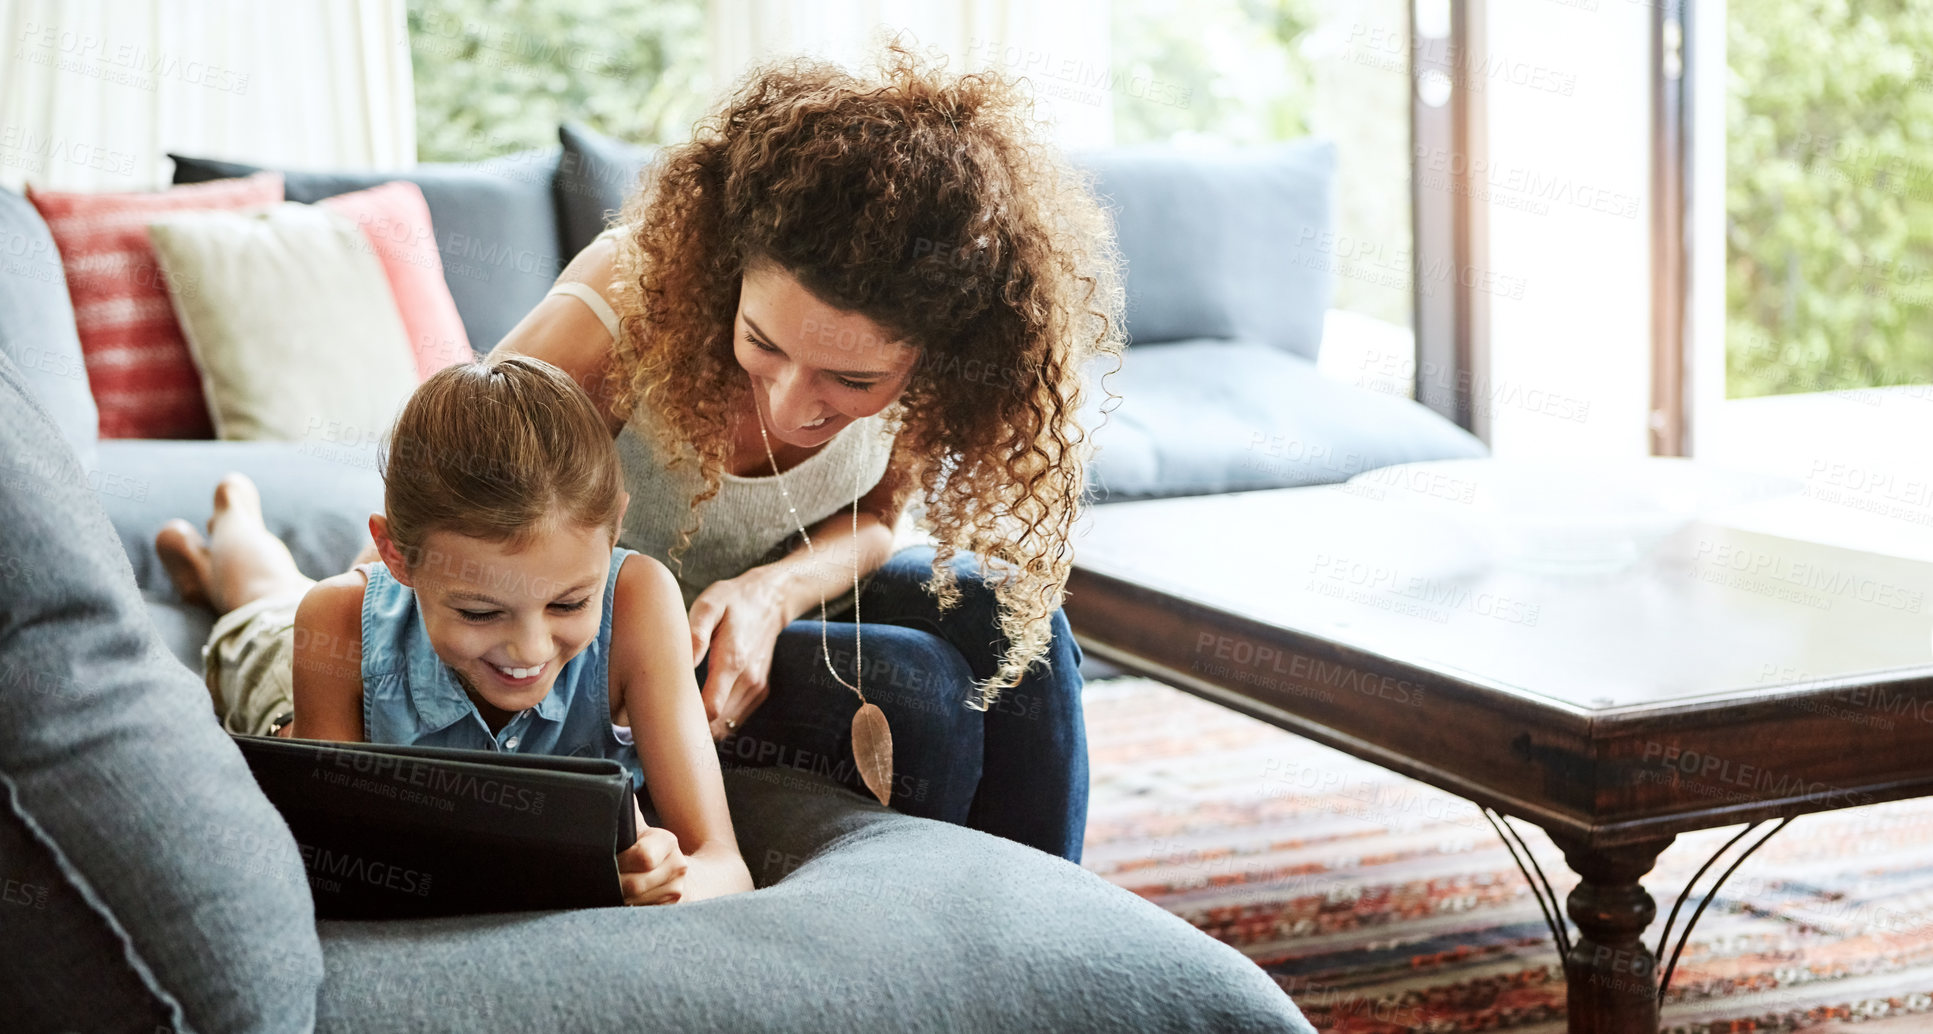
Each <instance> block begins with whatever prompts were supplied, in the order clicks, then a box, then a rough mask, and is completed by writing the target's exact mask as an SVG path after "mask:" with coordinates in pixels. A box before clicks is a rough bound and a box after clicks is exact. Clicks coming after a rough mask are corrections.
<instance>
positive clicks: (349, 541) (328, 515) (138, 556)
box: [96, 438, 383, 599]
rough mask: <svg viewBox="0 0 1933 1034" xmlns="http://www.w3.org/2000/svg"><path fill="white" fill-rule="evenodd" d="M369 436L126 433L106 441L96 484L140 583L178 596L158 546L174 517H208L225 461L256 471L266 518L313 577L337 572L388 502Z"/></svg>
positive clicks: (366, 536)
mask: <svg viewBox="0 0 1933 1034" xmlns="http://www.w3.org/2000/svg"><path fill="white" fill-rule="evenodd" d="M374 462H375V454H374V450H373V449H372V448H369V447H368V446H367V445H364V446H359V447H348V446H345V447H342V448H341V449H340V450H339V451H338V450H337V449H336V448H335V447H334V446H332V445H331V444H330V443H328V442H326V441H322V440H311V441H306V442H190V441H167V440H159V439H140V438H128V439H118V440H112V441H104V442H102V443H101V449H100V461H99V464H98V467H97V471H96V480H97V481H98V482H99V485H100V488H99V491H98V494H99V496H100V499H101V504H102V506H103V507H104V508H105V509H106V510H107V514H108V517H109V518H111V519H112V520H113V522H114V528H115V530H116V531H118V532H119V533H120V535H121V543H122V545H123V547H125V548H126V550H127V554H128V559H129V561H130V563H131V564H132V565H133V567H134V577H135V582H136V584H138V585H139V586H140V587H141V591H142V592H145V593H150V594H153V595H157V596H160V597H163V598H170V599H171V598H173V589H172V588H171V586H170V585H169V583H168V576H167V573H166V572H165V571H163V570H162V569H161V561H160V560H159V559H158V558H156V556H155V553H154V533H155V532H156V531H159V530H160V528H161V525H162V523H163V522H164V521H166V520H167V519H168V518H170V517H185V518H187V519H188V520H189V521H192V522H194V523H195V524H197V525H200V524H204V523H206V522H207V520H208V515H209V514H210V513H211V512H213V509H214V504H215V500H214V494H215V483H216V482H217V481H220V480H221V477H222V475H223V474H226V473H228V472H229V471H240V472H241V473H243V474H247V475H248V476H249V477H250V478H253V479H254V481H255V484H256V487H258V488H259V489H261V492H262V516H263V517H264V518H266V520H267V522H268V528H269V530H270V531H272V532H274V533H275V534H276V536H277V537H279V538H280V539H281V540H282V541H283V542H284V543H286V544H287V545H288V547H289V552H290V553H292V554H294V555H295V565H296V566H297V567H299V568H301V569H302V573H303V574H306V575H308V576H309V577H311V578H326V577H328V576H329V575H332V574H340V573H342V571H343V570H344V569H345V567H346V565H347V564H348V562H349V560H351V559H352V558H354V557H355V555H356V551H357V550H359V549H361V548H362V546H363V544H364V543H365V542H367V541H368V540H369V515H370V514H372V513H380V512H382V508H383V482H382V478H381V477H380V476H379V475H378V474H377V473H376V470H375V466H374Z"/></svg>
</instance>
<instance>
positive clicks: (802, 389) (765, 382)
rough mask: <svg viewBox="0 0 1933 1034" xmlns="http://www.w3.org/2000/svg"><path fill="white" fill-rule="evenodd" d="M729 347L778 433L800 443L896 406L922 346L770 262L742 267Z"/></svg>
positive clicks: (813, 442)
mask: <svg viewBox="0 0 1933 1034" xmlns="http://www.w3.org/2000/svg"><path fill="white" fill-rule="evenodd" d="M732 351H733V354H734V356H735V357H736V358H737V359H738V365H740V366H742V367H744V368H745V372H746V373H748V374H750V375H751V378H752V395H753V400H754V401H755V402H756V404H757V405H758V407H759V412H760V413H761V414H762V415H763V417H764V419H765V426H766V429H767V430H769V431H770V432H771V434H772V436H773V437H774V438H777V439H779V440H780V441H782V442H785V443H786V444H788V445H793V446H797V447H799V448H812V447H814V446H818V445H823V444H825V443H826V442H828V441H830V440H832V436H833V435H836V434H838V433H839V432H840V430H842V429H843V428H845V426H846V425H847V424H850V423H852V422H853V421H854V420H858V419H861V418H863V417H869V416H872V415H873V414H875V413H877V412H879V411H880V410H882V409H885V408H886V407H887V406H889V405H891V404H892V402H893V400H894V399H897V398H898V397H899V393H900V392H901V391H903V390H905V388H906V383H907V381H908V380H910V379H911V378H912V375H913V366H914V364H915V362H916V360H917V359H918V357H919V352H918V350H917V349H915V348H912V347H910V346H908V345H906V344H904V343H903V342H900V341H895V340H891V339H889V338H888V336H887V332H886V331H885V330H883V329H882V328H880V326H879V325H878V324H876V323H874V322H873V321H871V320H869V319H867V318H866V317H864V316H861V315H859V314H857V313H853V312H847V311H845V310H842V309H836V308H833V307H832V306H830V305H827V304H826V303H824V302H822V301H820V300H819V299H818V298H816V297H814V296H813V294H812V292H810V291H807V290H806V289H805V288H804V287H803V286H801V285H800V284H799V282H798V281H797V280H796V279H794V278H793V277H792V276H791V274H789V273H786V272H785V271H784V270H782V269H779V268H778V267H776V266H774V265H771V264H770V263H765V264H755V265H753V266H752V267H750V268H748V269H747V270H746V271H745V274H744V279H743V280H742V282H741V286H740V289H739V293H738V317H737V319H736V321H735V324H734V327H733V344H732Z"/></svg>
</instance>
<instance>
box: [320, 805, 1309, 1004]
mask: <svg viewBox="0 0 1933 1034" xmlns="http://www.w3.org/2000/svg"><path fill="white" fill-rule="evenodd" d="M724 777H725V790H726V796H727V799H728V800H729V801H730V803H731V809H732V825H733V828H734V830H735V831H736V832H737V834H738V842H739V849H740V851H741V853H742V854H743V855H744V857H745V861H746V864H747V865H748V866H749V867H750V868H751V871H752V878H753V882H754V883H755V884H756V885H757V887H758V888H759V889H757V890H754V891H750V892H747V893H744V894H737V895H733V896H731V897H726V898H715V899H712V900H709V901H698V902H693V903H691V904H688V905H677V906H674V907H671V908H647V909H631V910H626V909H585V910H580V911H575V912H551V913H536V914H523V915H498V916H473V917H466V918H460V919H443V920H425V921H411V922H393V923H348V922H325V923H322V924H320V927H321V934H322V943H323V951H324V954H325V956H326V958H327V959H328V973H329V975H328V980H327V982H326V983H325V984H324V986H323V988H322V995H321V1001H320V1003H319V1005H318V1015H317V1022H316V1029H317V1030H318V1031H319V1032H334V1031H341V1032H352V1031H353V1032H356V1034H365V1032H367V1034H404V1032H408V1034H430V1032H441V1031H466V1030H475V1029H480V1028H481V1027H483V1026H488V1027H489V1028H490V1029H493V1030H532V1031H537V1030H541V1031H547V1032H555V1034H591V1032H599V1031H607V1030H613V1029H616V1028H618V1027H620V1026H624V1025H626V1024H631V1025H636V1026H642V1027H645V1028H648V1029H650V1030H662V1031H683V1032H691V1034H705V1032H717V1034H727V1032H729V1034H779V1032H805V1031H834V1030H836V1031H882V1032H884V1031H894V1032H898V1031H954V1032H959V1034H974V1032H979V1031H988V1032H992V1031H1000V1032H1023V1031H1038V1032H1042V1034H1046V1032H1052V1034H1079V1032H1083V1031H1108V1032H1113V1031H1125V1030H1132V1031H1139V1032H1147V1034H1161V1032H1169V1031H1202V1032H1208V1031H1216V1032H1220V1031H1257V1032H1261V1031H1280V1032H1285V1034H1313V1029H1312V1028H1311V1027H1310V1026H1309V1025H1308V1023H1307V1021H1305V1020H1304V1019H1303V1018H1302V1016H1301V1013H1300V1012H1299V1011H1298V1010H1297V1009H1296V1007H1295V1005H1294V1003H1292V1002H1291V1001H1290V999H1289V996H1288V995H1286V994H1284V993H1283V992H1282V990H1281V989H1280V988H1278V987H1277V986H1276V985H1275V983H1274V982H1273V981H1271V980H1269V979H1268V977H1266V976H1265V975H1264V974H1263V972H1262V970H1261V969H1260V968H1259V967H1257V966H1256V965H1255V964H1254V963H1253V962H1251V961H1249V960H1248V959H1247V958H1245V957H1243V956H1242V955H1241V953H1239V952H1237V951H1236V950H1235V949H1233V948H1230V947H1228V946H1227V945H1225V944H1222V943H1221V942H1219V941H1216V940H1214V939H1212V938H1210V937H1208V936H1207V935H1206V934H1203V933H1202V932H1201V931H1199V930H1196V929H1195V928H1193V927H1191V926H1189V925H1188V924H1187V923H1185V922H1183V921H1182V920H1181V919H1179V918H1177V917H1175V916H1173V915H1171V914H1169V913H1167V912H1164V911H1162V910H1161V909H1160V908H1157V907H1156V906H1154V905H1152V904H1150V903H1149V902H1147V901H1145V900H1143V899H1141V898H1139V897H1136V896H1135V895H1133V894H1130V893H1128V892H1127V891H1125V890H1122V889H1121V888H1119V887H1116V886H1113V885H1112V884H1109V883H1108V882H1106V881H1105V880H1102V879H1101V878H1100V877H1098V876H1095V875H1094V874H1093V873H1090V872H1087V871H1086V870H1084V869H1082V868H1080V867H1079V866H1077V865H1072V864H1070V863H1068V862H1066V861H1064V860H1062V859H1060V858H1056V857H1053V856H1051V855H1048V854H1044V853H1042V852H1040V851H1036V850H1034V849H1032V848H1029V847H1025V846H1022V845H1020V844H1017V843H1014V842H1013V841H1010V840H1004V839H1001V838H999V837H994V836H989V835H987V834H985V833H980V832H976V831H974V830H970V829H966V828H964V827H961V826H954V825H949V824H947V823H943V822H938V821H935V820H931V819H922V818H914V817H911V816H906V815H901V814H899V813H898V812H893V811H888V810H886V809H885V808H882V807H880V806H879V805H878V804H877V803H876V802H872V801H868V800H865V799H863V798H860V797H858V796H856V795H854V794H852V793H851V792H849V791H847V790H846V789H845V788H844V787H842V786H840V785H839V784H837V783H836V782H834V781H832V780H831V779H830V778H828V777H826V776H823V775H818V774H814V773H809V772H805V771H795V770H793V769H789V768H762V769H733V770H727V771H726V772H725V773H724ZM539 960H541V965H539V964H538V961H539ZM483 1017H488V1023H487V1024H485V1023H483V1022H481V1019H482V1018H483Z"/></svg>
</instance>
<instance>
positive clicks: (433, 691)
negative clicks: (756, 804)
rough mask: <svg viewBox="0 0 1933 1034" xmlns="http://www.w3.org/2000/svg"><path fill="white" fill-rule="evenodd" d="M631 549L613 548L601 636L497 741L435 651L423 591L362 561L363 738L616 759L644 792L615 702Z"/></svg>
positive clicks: (635, 754)
mask: <svg viewBox="0 0 1933 1034" xmlns="http://www.w3.org/2000/svg"><path fill="white" fill-rule="evenodd" d="M633 552H635V550H630V549H626V548H624V547H622V546H619V547H617V548H616V549H613V550H612V551H611V575H610V577H609V578H608V579H607V580H606V581H605V584H604V617H603V621H602V623H601V624H600V625H599V627H598V631H597V638H596V639H595V640H593V641H592V642H591V643H590V644H589V645H587V646H585V647H584V649H583V650H582V651H580V652H579V653H578V655H577V656H575V657H573V658H571V659H570V662H569V663H567V664H565V665H564V667H563V670H561V671H559V672H558V673H557V681H556V682H555V683H554V684H553V685H552V686H551V688H550V692H549V693H546V694H545V695H544V698H543V699H542V700H540V701H538V703H537V706H535V707H531V708H526V709H524V710H522V711H519V712H517V714H516V715H515V716H513V717H512V718H511V719H510V721H509V722H508V723H506V724H505V725H504V727H503V728H502V729H501V730H499V731H498V732H497V733H496V735H494V736H493V735H491V733H490V727H489V726H488V725H487V724H485V722H484V720H483V715H482V714H481V713H480V712H478V711H477V707H476V704H474V703H472V702H471V700H470V698H469V696H468V695H467V694H465V693H464V692H463V686H462V684H461V683H459V682H458V681H457V679H456V673H455V672H453V671H451V670H450V667H449V666H448V665H446V664H444V663H443V660H442V658H440V657H438V656H437V655H436V651H435V649H433V648H432V647H431V646H430V639H429V634H428V632H427V631H426V630H425V629H424V627H423V616H422V613H421V612H420V610H419V609H418V607H417V602H416V592H415V591H414V590H412V589H411V588H409V587H408V586H406V585H404V584H402V583H401V582H398V581H397V580H396V579H395V578H394V577H393V576H392V575H391V574H390V573H389V569H388V568H387V567H384V566H383V565H382V564H380V563H375V564H365V565H363V566H362V567H361V568H360V570H362V571H363V572H364V574H365V576H366V577H367V578H368V579H369V585H368V587H367V588H365V589H364V590H363V597H362V725H363V736H364V738H366V739H367V740H368V741H369V742H371V743H398V744H421V745H424V746H431V747H461V748H465V749H468V750H499V751H509V752H515V753H519V754H558V755H566V756H572V757H593V758H610V759H611V760H613V761H616V762H618V763H619V764H621V765H623V766H624V768H625V770H626V771H628V772H629V773H630V774H631V788H632V789H633V790H637V789H639V788H641V787H642V786H643V785H644V770H643V768H642V767H641V766H640V765H639V763H638V752H637V747H636V745H635V744H634V742H633V740H632V737H631V730H630V729H628V728H625V727H624V726H620V725H617V724H615V723H613V722H612V721H611V696H610V685H611V682H610V677H611V676H610V670H611V603H612V600H613V598H614V597H615V596H616V592H617V577H618V572H619V570H621V569H622V568H623V566H624V558H625V557H627V556H629V555H631V554H632V553H633Z"/></svg>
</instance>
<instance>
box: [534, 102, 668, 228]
mask: <svg viewBox="0 0 1933 1034" xmlns="http://www.w3.org/2000/svg"><path fill="white" fill-rule="evenodd" d="M557 138H558V140H559V141H560V142H561V143H562V144H563V145H564V156H563V157H562V158H561V159H559V160H558V162H557V187H556V189H557V222H558V225H559V226H560V227H562V229H563V235H564V256H565V260H566V261H569V259H570V258H571V257H572V256H575V255H576V254H577V253H578V252H580V251H583V250H584V246H585V245H587V244H589V243H591V239H592V238H594V237H596V236H597V235H598V234H600V233H603V232H604V227H605V219H606V217H607V216H609V215H613V214H615V213H617V212H618V211H620V210H622V209H623V207H624V202H625V199H627V198H629V197H630V196H631V195H632V194H633V193H635V192H636V191H637V189H638V186H639V177H640V176H641V175H642V174H643V172H644V167H645V166H646V165H648V164H650V162H651V159H652V157H653V156H655V155H656V154H657V152H658V149H657V148H656V147H652V146H647V145H644V144H633V143H628V142H626V141H623V140H619V139H617V138H616V137H610V136H605V135H604V134H602V133H599V132H598V131H596V130H594V129H592V128H590V127H589V126H586V125H582V124H580V123H576V122H566V123H564V124H563V125H561V126H558V127H557Z"/></svg>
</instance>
